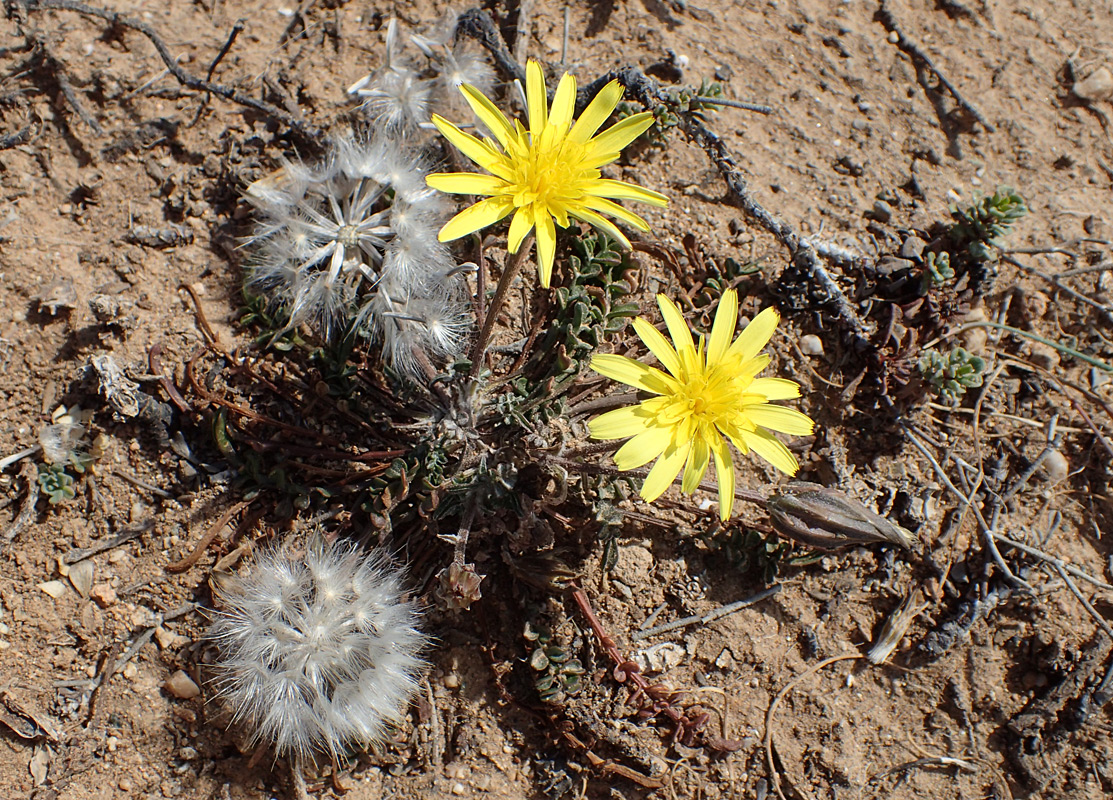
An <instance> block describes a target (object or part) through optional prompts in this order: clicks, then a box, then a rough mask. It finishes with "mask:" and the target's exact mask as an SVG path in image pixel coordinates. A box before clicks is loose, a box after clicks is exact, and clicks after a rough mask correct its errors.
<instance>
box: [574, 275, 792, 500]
mask: <svg viewBox="0 0 1113 800" xmlns="http://www.w3.org/2000/svg"><path fill="white" fill-rule="evenodd" d="M657 303H658V305H659V306H660V308H661V314H662V316H663V317H664V318H665V324H666V326H667V327H668V331H669V335H670V337H671V338H672V344H670V343H669V341H668V340H667V339H666V338H665V337H664V335H662V334H661V332H660V331H658V330H657V329H656V328H654V327H653V326H652V325H651V324H650V323H649V322H647V321H646V320H644V319H642V318H641V317H638V318H637V319H635V320H634V330H635V331H636V332H637V334H638V336H639V338H641V340H642V341H643V342H644V343H645V345H646V346H647V347H648V348H649V350H650V352H651V353H653V355H655V356H656V357H657V358H658V359H659V360H660V361H661V364H662V365H663V366H664V367H665V370H667V372H663V371H661V370H659V369H656V368H654V367H650V366H647V365H645V364H643V363H641V362H640V361H635V360H634V359H632V358H627V357H626V356H619V355H609V354H600V355H596V356H594V357H593V358H592V359H591V368H592V369H593V370H595V371H596V372H598V373H599V374H600V375H604V376H606V377H608V378H611V379H613V380H617V381H621V382H622V383H625V384H627V385H629V386H633V387H634V388H635V389H640V390H642V391H645V392H649V393H650V394H653V395H655V396H654V397H651V398H649V399H648V400H645V401H643V402H641V403H638V404H637V405H633V406H628V407H626V408H619V409H616V410H614V411H608V412H607V413H606V414H601V415H600V416H598V417H596V418H595V419H593V420H591V422H590V429H591V437H592V438H593V439H626V438H628V437H632V438H630V440H629V441H628V442H626V443H625V444H624V445H622V447H620V448H619V449H618V452H616V453H615V456H614V458H615V465H616V466H617V467H618V468H619V469H620V470H630V469H637V468H638V467H641V466H643V465H645V464H648V463H649V462H650V461H653V460H654V459H657V462H656V463H655V464H654V465H653V467H652V469H650V470H649V475H647V476H646V479H645V482H644V483H643V484H642V489H641V495H642V497H643V498H644V499H646V500H648V501H653V500H656V499H657V498H658V497H660V496H661V494H662V493H663V492H664V491H665V489H667V488H668V487H669V486H670V485H671V484H672V482H673V481H674V480H676V476H677V473H679V472H680V470H681V469H682V468H683V470H684V477H683V480H682V482H681V491H683V492H685V493H691V492H694V491H695V490H696V487H697V486H699V483H700V481H701V480H703V476H704V475H705V474H706V473H707V468H708V466H709V462H710V461H711V460H712V459H714V461H715V472H716V475H717V477H718V482H719V515H720V517H721V518H722V519H723V520H726V519H727V518H729V517H730V512H731V509H732V508H733V506H734V464H733V462H732V460H731V455H730V449H729V448H728V447H727V444H726V442H727V440H729V441H730V442H732V443H733V444H734V446H735V447H737V448H738V450H739V451H741V452H742V453H743V454H746V453H749V452H750V451H751V450H752V451H753V452H754V453H755V454H756V455H758V456H761V457H762V458H764V459H765V460H766V461H768V462H769V463H771V464H772V465H773V466H774V467H776V468H777V469H779V470H781V471H782V472H785V473H787V474H789V475H795V474H796V470H797V469H798V468H799V465H798V463H797V461H796V457H795V456H794V455H793V454H792V453H791V452H790V451H789V449H788V448H787V447H785V445H784V444H783V443H782V442H781V441H780V440H779V439H777V437H776V436H774V435H773V433H774V432H779V433H787V434H790V435H793V436H806V435H808V434H810V433H811V432H812V429H813V427H814V423H813V422H812V420H811V419H810V418H808V417H807V416H806V415H805V414H802V413H801V412H799V411H796V410H795V409H791V408H786V407H784V406H780V405H777V404H775V403H771V402H769V401H771V400H790V399H792V398H795V397H799V396H800V386H799V385H798V384H797V383H796V382H795V381H790V380H785V379H784V378H759V377H757V376H758V374H759V373H761V371H762V370H764V369H765V368H766V366H768V365H769V356H768V355H765V354H762V353H761V350H762V349H763V348H764V347H765V345H766V344H768V343H769V340H770V339H771V338H772V336H773V332H774V330H776V327H777V322H778V320H779V319H780V317H779V316H778V315H777V312H776V311H775V310H773V309H772V308H767V309H765V310H764V311H762V312H761V313H760V314H758V315H757V316H756V317H755V318H754V320H753V321H752V322H751V323H750V324H749V325H747V326H746V327H745V329H743V331H742V332H741V333H740V334H739V335H738V338H737V339H734V341H733V342H732V341H731V338H732V337H733V336H734V329H735V326H736V324H737V322H738V295H737V293H736V292H735V291H734V290H733V289H731V290H729V291H727V292H725V293H724V294H723V297H722V300H720V301H719V308H718V309H717V310H716V312H715V321H714V322H713V323H712V327H711V336H710V337H709V338H708V339H706V340H705V339H704V338H703V337H700V340H699V344H698V346H697V345H696V343H695V342H694V341H693V339H692V333H691V331H690V330H689V329H688V323H687V322H685V320H684V317H683V315H682V314H681V313H680V309H678V308H677V307H676V304H675V303H673V302H672V301H671V300H670V299H669V298H667V297H666V296H665V295H663V294H662V295H657Z"/></svg>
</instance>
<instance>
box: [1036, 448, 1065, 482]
mask: <svg viewBox="0 0 1113 800" xmlns="http://www.w3.org/2000/svg"><path fill="white" fill-rule="evenodd" d="M1042 466H1043V471H1044V474H1046V475H1047V480H1048V482H1049V483H1052V484H1055V483H1060V482H1061V481H1065V480H1066V479H1067V475H1069V474H1070V462H1068V461H1067V457H1066V456H1065V455H1063V454H1062V453H1060V452H1059V451H1058V450H1052V451H1051V452H1050V453H1048V454H1047V458H1045V459H1044V460H1043V465H1042Z"/></svg>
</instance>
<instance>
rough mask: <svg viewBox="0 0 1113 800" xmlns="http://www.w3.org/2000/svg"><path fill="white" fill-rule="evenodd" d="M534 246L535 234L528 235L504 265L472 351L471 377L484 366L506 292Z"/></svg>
mask: <svg viewBox="0 0 1113 800" xmlns="http://www.w3.org/2000/svg"><path fill="white" fill-rule="evenodd" d="M532 246H533V234H530V235H529V236H527V237H526V239H525V241H523V242H522V243H521V244H520V245H519V246H518V252H517V253H514V254H513V255H512V256H510V259H509V260H508V261H507V262H506V266H504V267H503V270H502V275H501V276H500V277H499V284H498V286H497V287H496V288H495V296H494V297H492V298H491V305H490V306H488V307H487V315H486V316H485V317H484V318H483V327H482V328H481V329H480V331H479V338H478V339H476V340H475V348H474V349H473V350H472V351H471V372H470V373H469V377H471V378H474V377H475V376H476V375H478V374H479V371H480V370H481V369H482V368H483V360H484V358H486V356H487V345H489V344H490V343H491V333H492V331H494V329H495V320H496V319H498V316H499V314H500V313H501V312H502V307H503V304H504V303H505V302H506V294H507V292H509V291H510V284H512V283H513V282H514V279H515V278H517V277H518V273H520V272H521V271H522V262H523V261H525V260H526V255H528V254H529V251H530V248H531V247H532Z"/></svg>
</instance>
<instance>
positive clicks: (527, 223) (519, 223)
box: [506, 206, 533, 253]
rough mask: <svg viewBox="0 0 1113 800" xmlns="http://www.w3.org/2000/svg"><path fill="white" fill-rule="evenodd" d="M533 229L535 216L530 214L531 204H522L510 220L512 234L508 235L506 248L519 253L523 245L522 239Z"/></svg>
mask: <svg viewBox="0 0 1113 800" xmlns="http://www.w3.org/2000/svg"><path fill="white" fill-rule="evenodd" d="M532 230H533V216H532V215H531V214H530V211H529V206H522V207H521V208H519V209H518V210H517V211H516V212H515V213H514V218H513V219H512V220H510V234H509V236H508V237H507V239H508V241H507V242H506V249H507V250H508V251H509V252H511V253H517V252H518V248H519V247H521V246H522V239H525V238H526V235H527V234H528V233H529V232H530V231H532Z"/></svg>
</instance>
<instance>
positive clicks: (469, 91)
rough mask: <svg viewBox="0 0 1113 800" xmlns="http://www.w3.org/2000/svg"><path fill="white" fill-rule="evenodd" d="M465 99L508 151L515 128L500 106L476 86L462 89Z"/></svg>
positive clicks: (466, 85) (465, 86)
mask: <svg viewBox="0 0 1113 800" xmlns="http://www.w3.org/2000/svg"><path fill="white" fill-rule="evenodd" d="M460 91H461V92H462V93H463V95H464V99H465V100H467V101H468V105H469V106H471V110H472V111H474V112H475V115H476V116H477V117H479V120H480V122H482V123H483V124H484V125H486V126H487V127H488V128H490V130H491V133H493V134H494V135H495V138H496V139H498V140H499V144H501V145H502V146H503V149H506V148H507V147H508V146H509V144H510V141H511V140H512V139H513V138H514V126H513V125H512V124H511V123H510V120H508V119H507V118H506V115H505V114H503V113H502V111H501V110H500V109H499V107H498V106H496V105H495V104H494V103H492V102H491V101H490V100H488V99H487V96H486V95H485V94H483V92H481V91H479V90H478V89H476V88H475V87H474V86H471V85H470V84H467V83H465V84H464V85H463V86H461V87H460Z"/></svg>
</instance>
